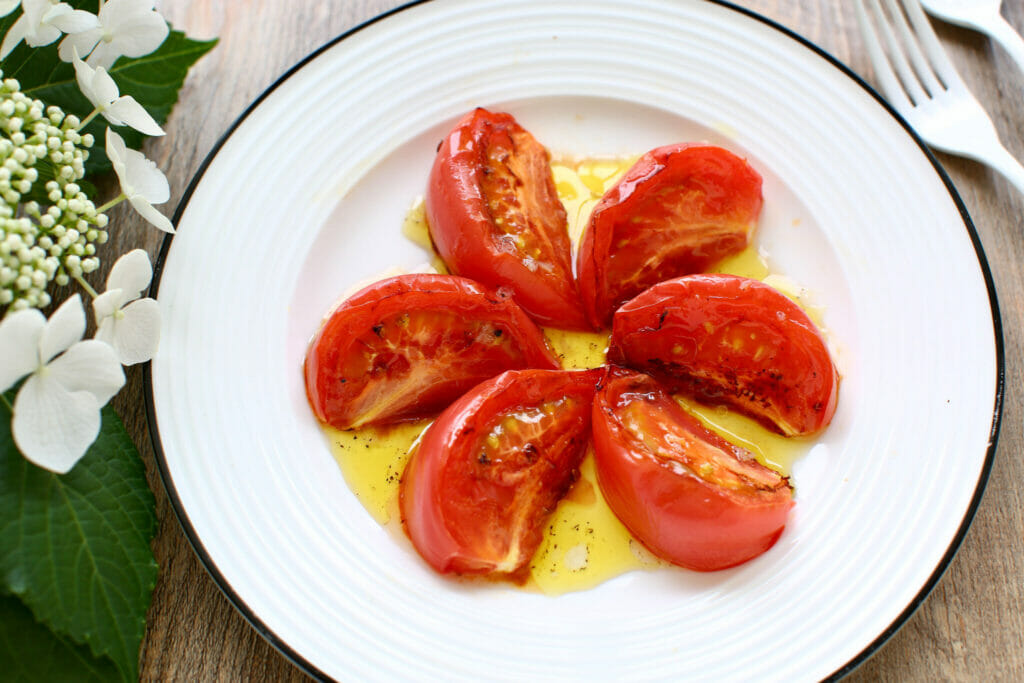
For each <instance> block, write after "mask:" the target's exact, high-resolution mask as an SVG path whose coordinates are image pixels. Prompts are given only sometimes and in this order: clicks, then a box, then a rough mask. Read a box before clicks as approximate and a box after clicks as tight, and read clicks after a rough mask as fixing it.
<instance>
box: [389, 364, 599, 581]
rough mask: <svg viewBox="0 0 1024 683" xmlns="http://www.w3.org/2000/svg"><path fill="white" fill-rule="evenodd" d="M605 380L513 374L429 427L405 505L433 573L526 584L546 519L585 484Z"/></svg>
mask: <svg viewBox="0 0 1024 683" xmlns="http://www.w3.org/2000/svg"><path fill="white" fill-rule="evenodd" d="M602 375H603V372H602V371H600V370H589V371H550V370H519V371H509V372H506V373H504V374H502V375H499V376H498V377H495V378H494V379H491V380H488V381H486V382H483V383H482V384H480V385H479V386H477V387H476V388H474V389H473V390H472V391H470V392H469V393H467V394H466V395H465V396H463V397H462V398H460V399H459V400H458V401H456V402H455V403H453V404H452V405H451V406H449V407H448V409H447V410H445V411H444V412H443V413H442V414H441V416H440V417H439V418H438V419H437V421H436V422H434V423H433V424H432V425H431V426H430V427H428V428H427V431H426V432H425V433H424V435H423V438H422V440H421V442H420V444H419V446H418V448H417V449H416V452H415V453H414V454H413V456H412V457H411V459H410V460H409V463H408V465H407V466H406V470H405V474H404V475H403V477H402V483H401V488H400V500H401V508H402V520H403V523H404V524H405V528H406V531H407V533H408V534H409V537H410V538H411V539H412V542H413V545H414V546H415V547H416V549H417V551H419V553H420V555H422V556H423V558H424V559H425V560H426V561H427V562H428V563H429V564H430V565H431V566H432V567H433V568H434V569H436V570H437V571H438V572H441V573H458V574H478V575H493V576H507V577H509V578H512V579H514V580H522V579H525V576H526V574H527V573H528V571H529V562H530V559H531V558H532V557H533V555H534V553H535V552H536V550H537V547H538V546H539V545H540V543H541V541H542V539H543V531H544V525H545V520H546V519H547V517H548V516H549V515H550V513H551V512H553V511H554V509H555V506H556V505H557V503H558V501H559V500H560V499H561V498H562V497H563V496H565V494H566V493H567V492H568V490H569V488H570V487H571V486H572V484H573V482H574V481H576V479H577V478H578V476H579V465H580V462H581V460H582V459H583V456H584V454H585V452H586V447H587V444H588V442H589V437H590V417H591V403H592V401H593V395H594V390H595V386H596V384H597V382H598V381H599V380H600V378H601V376H602Z"/></svg>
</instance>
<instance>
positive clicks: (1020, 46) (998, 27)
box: [921, 0, 1024, 70]
mask: <svg viewBox="0 0 1024 683" xmlns="http://www.w3.org/2000/svg"><path fill="white" fill-rule="evenodd" d="M921 5H922V6H923V7H924V9H925V11H926V12H928V14H931V15H932V16H935V17H938V18H939V19H943V20H945V21H948V22H949V23H951V24H957V25H959V26H966V27H967V28H973V29H974V30H976V31H981V32H982V33H987V34H988V35H989V36H990V37H991V38H993V39H994V40H997V41H999V42H1000V43H1002V45H1003V47H1004V48H1005V49H1006V51H1007V52H1008V53H1009V54H1010V56H1011V57H1013V59H1014V61H1016V62H1017V66H1019V67H1020V68H1021V69H1022V70H1024V38H1021V36H1020V34H1019V33H1017V31H1016V30H1015V29H1014V28H1013V26H1011V25H1010V24H1009V22H1007V21H1006V19H1003V15H1002V14H1000V12H999V8H1000V7H1001V5H1002V0H921Z"/></svg>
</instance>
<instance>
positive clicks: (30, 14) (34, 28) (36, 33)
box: [0, 0, 99, 59]
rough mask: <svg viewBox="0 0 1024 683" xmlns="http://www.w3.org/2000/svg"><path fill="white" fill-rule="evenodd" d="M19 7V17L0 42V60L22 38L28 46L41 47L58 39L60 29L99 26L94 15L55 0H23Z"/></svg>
mask: <svg viewBox="0 0 1024 683" xmlns="http://www.w3.org/2000/svg"><path fill="white" fill-rule="evenodd" d="M21 10H22V14H21V16H20V17H18V19H17V21H15V22H14V24H12V25H11V28H10V30H8V31H7V35H6V36H4V42H3V45H0V59H3V58H5V57H7V55H9V54H10V53H11V50H13V49H14V48H16V47H17V46H18V43H20V42H21V41H23V40H24V41H25V43H26V44H28V45H30V46H31V47H40V46H42V45H49V44H50V43H52V42H53V41H55V40H57V39H58V38H60V35H61V32H64V33H68V34H73V33H79V32H82V31H95V30H97V29H96V28H95V27H97V26H99V19H97V17H96V15H94V14H90V13H89V12H86V11H85V10H78V9H75V8H73V7H72V6H71V5H69V4H67V3H66V2H57V0H22V2H21ZM8 13H9V12H8Z"/></svg>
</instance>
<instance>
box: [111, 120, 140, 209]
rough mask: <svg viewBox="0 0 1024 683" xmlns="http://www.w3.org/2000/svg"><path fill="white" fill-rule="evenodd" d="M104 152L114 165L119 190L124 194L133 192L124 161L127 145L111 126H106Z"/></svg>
mask: <svg viewBox="0 0 1024 683" xmlns="http://www.w3.org/2000/svg"><path fill="white" fill-rule="evenodd" d="M106 152H107V158H108V159H110V163H111V164H112V165H113V166H114V173H116V174H117V180H118V182H119V183H120V184H121V191H122V192H124V193H125V194H126V195H131V194H133V191H132V187H131V185H130V184H129V182H128V181H129V178H128V174H127V172H126V171H127V169H126V167H125V163H124V161H125V157H127V156H128V146H127V145H126V144H124V138H122V137H121V136H120V135H118V134H117V133H115V132H114V131H113V130H112V129H111V128H107V147H106Z"/></svg>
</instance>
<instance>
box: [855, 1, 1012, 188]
mask: <svg viewBox="0 0 1024 683" xmlns="http://www.w3.org/2000/svg"><path fill="white" fill-rule="evenodd" d="M879 2H881V3H882V4H884V5H885V11H883V9H882V6H881V5H880V4H879ZM900 4H902V9H901V8H900ZM900 4H897V2H896V0H857V3H856V5H857V20H858V21H859V22H860V28H861V33H862V34H863V36H864V42H865V43H866V45H867V50H868V57H869V58H870V59H871V64H872V66H873V67H874V69H875V77H876V78H877V79H878V82H879V85H880V86H881V87H882V92H884V93H885V96H886V98H887V99H888V100H889V103H890V104H891V105H892V106H893V108H895V109H896V111H898V112H899V113H900V114H901V115H902V116H903V118H905V119H906V120H907V123H909V124H910V125H911V126H912V127H913V128H914V130H916V131H917V132H918V134H919V135H920V136H921V137H922V138H923V139H924V141H925V142H927V143H928V144H929V145H930V146H932V147H935V148H936V149H940V150H942V151H944V152H949V153H950V154H956V155H958V156H962V157H967V158H969V159H974V160H975V161H980V162H981V163H983V164H987V165H989V166H991V167H992V168H994V169H995V170H997V171H999V172H1000V173H1002V174H1003V175H1004V176H1005V177H1006V179H1007V180H1009V181H1010V182H1011V183H1013V185H1014V186H1015V187H1016V188H1017V189H1018V190H1019V191H1020V192H1021V193H1024V166H1021V165H1020V163H1019V162H1018V161H1017V160H1016V159H1015V158H1014V157H1013V155H1011V154H1010V153H1009V152H1008V151H1007V150H1006V148H1005V147H1003V145H1002V143H1001V142H999V135H998V134H997V133H996V129H995V126H994V125H993V124H992V119H990V118H989V116H988V114H986V113H985V110H984V109H983V108H982V106H981V104H980V103H979V102H978V100H977V98H975V97H974V95H972V94H971V91H970V90H968V89H967V86H966V85H964V82H963V79H961V78H960V75H959V74H957V72H956V69H955V68H954V67H953V63H952V62H950V61H949V57H948V56H946V53H945V51H944V50H943V48H942V44H941V43H939V39H938V38H937V37H936V36H935V32H934V31H933V30H932V27H931V24H930V23H928V17H926V16H925V14H924V11H923V10H922V9H921V6H920V5H919V4H918V0H902V2H901V3H900ZM869 13H870V17H869ZM908 19H909V23H908V21H907V20H908Z"/></svg>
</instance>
